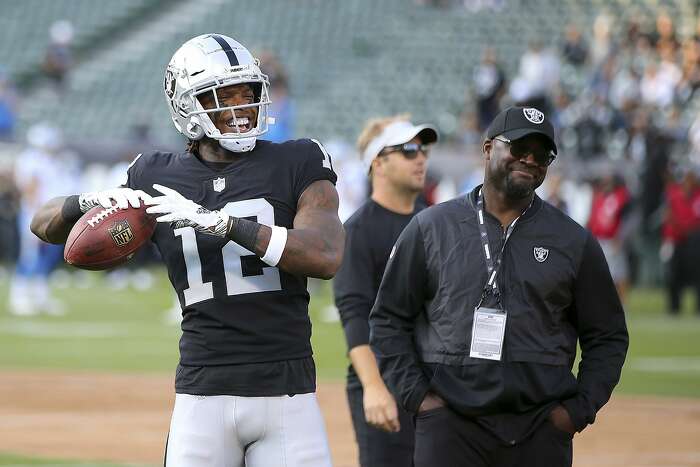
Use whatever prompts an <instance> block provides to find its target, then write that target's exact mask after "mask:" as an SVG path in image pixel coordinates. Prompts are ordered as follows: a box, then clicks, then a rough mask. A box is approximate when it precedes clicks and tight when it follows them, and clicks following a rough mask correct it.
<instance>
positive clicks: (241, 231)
mask: <svg viewBox="0 0 700 467" xmlns="http://www.w3.org/2000/svg"><path fill="white" fill-rule="evenodd" d="M260 227H262V226H261V225H260V224H258V223H257V222H253V221H249V220H248V219H241V218H239V217H233V216H231V217H229V218H228V225H227V226H226V238H228V239H229V240H233V241H234V242H236V243H238V244H239V245H240V246H242V247H243V248H245V249H247V250H249V251H253V252H254V251H255V243H256V242H257V240H258V231H259V230H260Z"/></svg>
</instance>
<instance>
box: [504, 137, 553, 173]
mask: <svg viewBox="0 0 700 467" xmlns="http://www.w3.org/2000/svg"><path fill="white" fill-rule="evenodd" d="M493 139H495V140H497V141H500V142H501V143H503V144H505V145H507V146H508V148H509V149H510V155H511V156H513V157H515V158H516V159H518V160H520V159H525V158H526V157H527V156H529V155H530V154H532V155H533V157H534V159H535V163H537V165H539V166H540V167H548V166H549V165H550V164H551V163H552V162H554V159H556V158H557V156H556V155H555V154H554V151H552V150H551V149H545V150H543V151H532V150H531V149H530V148H528V147H527V146H526V145H524V144H522V143H518V142H517V141H511V140H508V139H505V138H499V137H498V136H496V137H495V138H493Z"/></svg>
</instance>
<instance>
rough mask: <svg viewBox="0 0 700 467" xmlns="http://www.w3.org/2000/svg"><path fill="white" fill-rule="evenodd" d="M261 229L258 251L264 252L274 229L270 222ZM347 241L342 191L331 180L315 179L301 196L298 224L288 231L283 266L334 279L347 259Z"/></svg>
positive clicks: (303, 273)
mask: <svg viewBox="0 0 700 467" xmlns="http://www.w3.org/2000/svg"><path fill="white" fill-rule="evenodd" d="M260 230H261V232H260V233H259V234H258V239H257V242H256V253H258V254H262V255H264V254H265V253H266V252H267V250H268V248H269V247H270V240H271V239H272V230H271V229H270V227H267V226H263V227H262V228H261V229H260ZM344 244H345V231H344V230H343V224H342V223H341V222H340V218H338V192H337V191H336V190H335V186H333V184H332V183H331V182H329V181H328V180H318V181H315V182H313V183H312V184H311V185H309V187H308V188H306V190H304V192H303V193H302V195H301V197H300V198H299V202H298V204H297V214H296V216H295V217H294V228H293V229H291V230H289V231H288V232H287V243H286V244H285V246H284V251H283V253H282V257H281V259H280V262H279V267H281V268H282V269H283V270H285V271H287V272H289V273H292V274H298V275H302V276H308V277H317V278H320V279H330V278H332V277H333V276H334V275H335V273H336V271H337V270H338V268H339V267H340V263H341V261H342V260H343V245H344Z"/></svg>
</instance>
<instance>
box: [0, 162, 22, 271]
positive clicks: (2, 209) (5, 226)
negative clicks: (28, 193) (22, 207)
mask: <svg viewBox="0 0 700 467" xmlns="http://www.w3.org/2000/svg"><path fill="white" fill-rule="evenodd" d="M18 211H19V192H18V191H17V187H16V186H15V182H14V177H13V176H12V173H11V171H10V170H5V169H4V168H2V167H0V264H2V263H11V264H14V262H15V261H16V260H17V253H18V251H17V246H18V245H19V237H18V232H17V212H18Z"/></svg>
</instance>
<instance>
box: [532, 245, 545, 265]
mask: <svg viewBox="0 0 700 467" xmlns="http://www.w3.org/2000/svg"><path fill="white" fill-rule="evenodd" d="M532 251H533V253H534V254H535V259H536V260H537V262H538V263H544V261H545V260H546V259H547V256H549V250H548V249H547V248H542V247H541V246H536V247H535V248H533V250H532Z"/></svg>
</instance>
